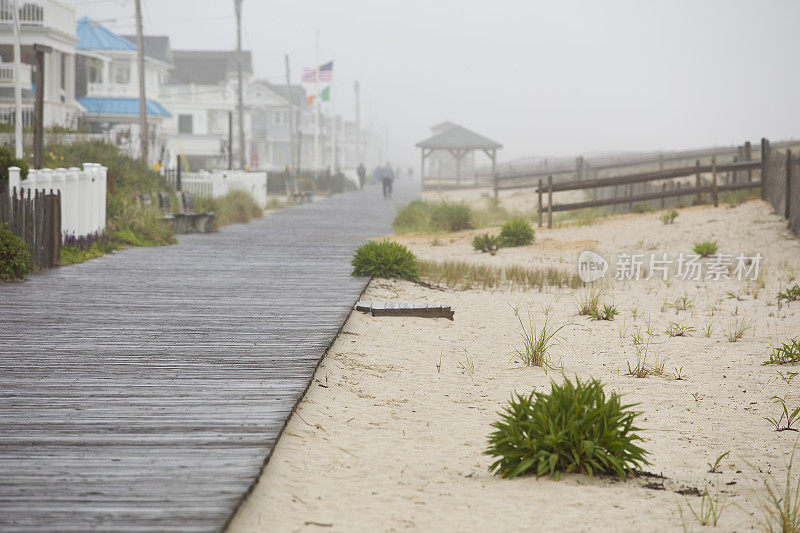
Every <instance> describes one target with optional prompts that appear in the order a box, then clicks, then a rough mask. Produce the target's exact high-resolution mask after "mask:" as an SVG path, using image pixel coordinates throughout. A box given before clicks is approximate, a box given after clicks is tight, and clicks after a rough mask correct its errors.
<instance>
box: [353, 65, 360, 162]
mask: <svg viewBox="0 0 800 533" xmlns="http://www.w3.org/2000/svg"><path fill="white" fill-rule="evenodd" d="M353 88H354V89H355V92H356V160H355V161H353V164H354V165H355V164H360V163H361V104H360V102H359V100H360V99H361V85H360V84H359V83H358V80H356V82H355V84H354V86H353Z"/></svg>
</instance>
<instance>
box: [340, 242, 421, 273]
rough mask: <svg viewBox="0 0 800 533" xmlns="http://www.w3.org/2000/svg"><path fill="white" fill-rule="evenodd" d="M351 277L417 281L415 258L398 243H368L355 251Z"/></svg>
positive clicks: (417, 268) (351, 262)
mask: <svg viewBox="0 0 800 533" xmlns="http://www.w3.org/2000/svg"><path fill="white" fill-rule="evenodd" d="M350 264H351V265H353V272H352V275H353V276H374V277H378V278H398V279H406V280H409V281H417V280H418V279H419V266H418V264H417V257H416V256H415V255H414V254H413V253H412V252H411V251H410V250H409V249H408V248H406V247H405V246H403V245H402V244H400V243H397V242H394V241H390V240H389V239H385V240H382V241H369V242H366V243H364V244H362V245H361V246H359V247H358V249H356V252H355V254H354V255H353V259H352V260H351V261H350Z"/></svg>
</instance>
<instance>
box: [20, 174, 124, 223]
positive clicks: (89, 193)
mask: <svg viewBox="0 0 800 533" xmlns="http://www.w3.org/2000/svg"><path fill="white" fill-rule="evenodd" d="M107 172H108V170H107V169H106V167H104V166H102V165H100V164H98V163H84V164H83V169H80V168H77V167H71V168H56V169H50V168H42V169H39V170H35V169H31V170H30V171H28V177H27V179H25V180H20V169H19V168H17V167H10V168H9V169H8V175H9V192H10V191H12V190H13V188H14V187H17V188H18V189H19V188H21V189H22V190H23V191H25V190H30V191H31V193H32V194H35V192H34V191H41V190H45V191H47V192H50V191H51V190H52V191H53V192H56V191H59V192H60V193H61V231H62V233H64V234H70V233H74V234H75V236H83V235H89V234H91V233H96V232H97V233H102V232H103V231H105V229H106V181H107Z"/></svg>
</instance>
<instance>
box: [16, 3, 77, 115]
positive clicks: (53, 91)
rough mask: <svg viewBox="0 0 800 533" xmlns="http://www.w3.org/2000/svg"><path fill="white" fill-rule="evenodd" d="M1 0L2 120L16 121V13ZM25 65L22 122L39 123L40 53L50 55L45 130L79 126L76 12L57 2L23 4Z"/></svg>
mask: <svg viewBox="0 0 800 533" xmlns="http://www.w3.org/2000/svg"><path fill="white" fill-rule="evenodd" d="M11 6H12V4H11V3H10V2H8V1H7V0H0V122H3V123H7V124H11V123H13V122H14V116H15V115H14V102H15V100H14V31H13V21H14V13H13V11H12V8H11ZM19 24H20V41H21V44H22V47H21V61H22V73H21V82H22V120H23V125H24V126H32V125H33V104H34V96H35V91H36V87H35V86H34V75H35V70H36V67H35V64H36V52H35V51H34V46H37V45H38V46H40V47H42V48H41V49H43V50H45V52H44V88H43V90H44V93H43V96H44V98H43V100H44V115H43V121H44V126H45V127H53V126H62V127H67V128H74V127H75V126H77V119H78V113H79V111H80V107H79V105H78V103H77V102H76V100H75V45H76V43H77V42H78V39H77V38H76V36H75V9H74V8H73V7H72V6H71V5H69V4H67V3H65V2H60V1H57V0H37V1H36V2H27V1H25V0H20V2H19Z"/></svg>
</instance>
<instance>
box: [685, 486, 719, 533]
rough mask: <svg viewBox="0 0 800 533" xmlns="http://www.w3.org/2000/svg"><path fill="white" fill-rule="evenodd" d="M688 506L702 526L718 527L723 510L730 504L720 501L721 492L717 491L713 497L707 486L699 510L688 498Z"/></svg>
mask: <svg viewBox="0 0 800 533" xmlns="http://www.w3.org/2000/svg"><path fill="white" fill-rule="evenodd" d="M686 506H687V507H688V508H689V511H691V513H692V514H693V515H694V517H695V518H696V519H697V521H698V522H700V525H701V526H712V527H716V526H717V522H719V518H720V516H722V511H724V510H725V508H726V507H727V506H728V505H727V504H725V503H722V502H721V501H720V498H719V493H717V494H716V495H715V496H714V497H711V495H710V494H709V493H708V487H706V488H705V489H703V494H702V499H701V500H700V507H699V508H698V509H697V511H695V510H694V508H693V507H692V504H691V503H689V500H688V499H687V500H686Z"/></svg>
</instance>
